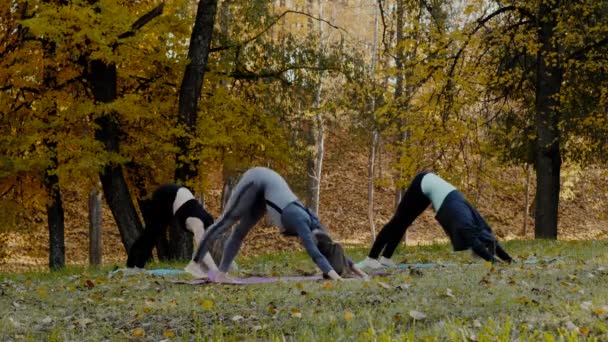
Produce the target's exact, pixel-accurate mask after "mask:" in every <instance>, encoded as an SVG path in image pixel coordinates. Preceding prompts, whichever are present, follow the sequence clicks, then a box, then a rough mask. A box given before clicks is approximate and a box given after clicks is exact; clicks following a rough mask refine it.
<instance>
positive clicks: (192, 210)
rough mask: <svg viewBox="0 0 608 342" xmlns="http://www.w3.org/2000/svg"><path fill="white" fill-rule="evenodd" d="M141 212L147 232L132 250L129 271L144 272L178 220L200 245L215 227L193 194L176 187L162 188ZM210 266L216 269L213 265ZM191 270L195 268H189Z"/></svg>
mask: <svg viewBox="0 0 608 342" xmlns="http://www.w3.org/2000/svg"><path fill="white" fill-rule="evenodd" d="M141 211H142V215H143V217H144V222H145V224H146V228H145V230H144V232H143V234H142V235H141V236H140V237H139V238H138V239H137V241H135V243H134V244H133V246H131V249H130V250H129V257H128V259H127V267H129V268H132V267H135V268H143V267H144V266H145V265H146V262H147V261H148V260H149V259H150V258H151V256H152V249H153V248H154V245H155V243H156V239H157V237H158V236H160V235H162V234H165V232H166V229H167V226H168V225H169V224H170V223H171V221H172V220H177V224H178V225H179V226H180V227H181V228H182V229H184V230H187V231H189V232H191V233H192V234H194V241H195V242H196V244H197V245H198V243H199V242H200V241H201V239H202V238H203V235H204V233H205V227H209V226H210V225H211V224H213V217H211V215H209V213H207V212H206V211H205V209H203V206H202V205H201V204H200V202H199V201H198V200H197V199H196V198H194V195H192V192H190V190H188V188H186V187H183V186H181V185H177V184H165V185H161V186H160V187H159V188H158V189H156V190H155V191H154V194H152V198H151V199H149V200H146V201H144V202H143V203H142V206H141ZM209 258H211V257H210V256H209ZM208 264H212V265H213V266H215V264H213V263H212V262H210V263H208ZM190 267H193V265H188V266H187V268H190Z"/></svg>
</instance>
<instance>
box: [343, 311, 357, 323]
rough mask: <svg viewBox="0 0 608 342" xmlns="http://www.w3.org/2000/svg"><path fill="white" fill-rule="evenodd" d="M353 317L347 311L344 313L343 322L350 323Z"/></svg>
mask: <svg viewBox="0 0 608 342" xmlns="http://www.w3.org/2000/svg"><path fill="white" fill-rule="evenodd" d="M354 317H355V315H354V314H353V313H352V312H351V311H349V310H346V311H344V320H345V321H350V320H352V319H353V318H354Z"/></svg>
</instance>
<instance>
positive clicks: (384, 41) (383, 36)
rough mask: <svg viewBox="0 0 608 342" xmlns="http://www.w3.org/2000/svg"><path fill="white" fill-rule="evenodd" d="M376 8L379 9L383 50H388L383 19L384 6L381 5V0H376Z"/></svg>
mask: <svg viewBox="0 0 608 342" xmlns="http://www.w3.org/2000/svg"><path fill="white" fill-rule="evenodd" d="M378 8H379V9H380V18H381V19H382V44H384V50H385V51H388V44H387V43H386V21H385V20H384V6H382V0H378Z"/></svg>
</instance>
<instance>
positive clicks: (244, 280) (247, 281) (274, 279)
mask: <svg viewBox="0 0 608 342" xmlns="http://www.w3.org/2000/svg"><path fill="white" fill-rule="evenodd" d="M232 279H234V280H236V281H238V282H239V283H234V284H233V283H226V284H228V285H244V284H267V283H276V282H279V281H315V280H323V276H320V275H318V276H317V275H314V276H293V277H247V278H239V277H232ZM171 282H172V283H175V284H188V285H200V284H211V283H213V282H212V281H211V280H209V279H194V280H171Z"/></svg>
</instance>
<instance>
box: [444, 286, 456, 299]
mask: <svg viewBox="0 0 608 342" xmlns="http://www.w3.org/2000/svg"><path fill="white" fill-rule="evenodd" d="M445 295H446V296H448V297H452V298H454V294H453V293H452V289H451V288H449V287H448V288H447V289H445Z"/></svg>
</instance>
